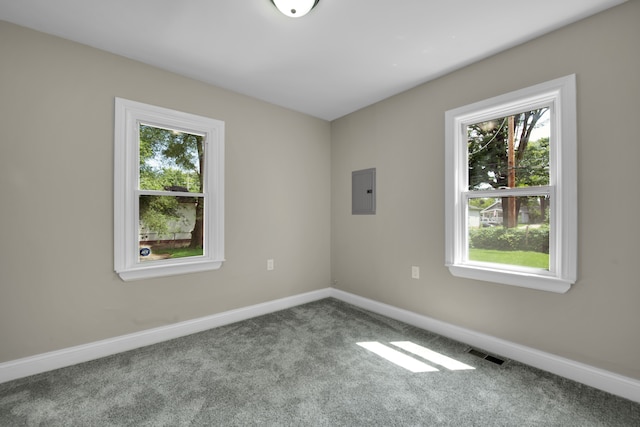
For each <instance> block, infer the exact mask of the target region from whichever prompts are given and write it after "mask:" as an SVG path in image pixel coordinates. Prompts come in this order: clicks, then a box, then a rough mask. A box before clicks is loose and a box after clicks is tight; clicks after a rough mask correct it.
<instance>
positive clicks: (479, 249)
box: [467, 195, 550, 270]
mask: <svg viewBox="0 0 640 427" xmlns="http://www.w3.org/2000/svg"><path fill="white" fill-rule="evenodd" d="M549 201H550V200H549V197H548V196H546V195H541V196H519V197H515V196H514V197H499V198H493V197H477V198H476V197H474V198H471V199H469V204H468V207H467V216H468V221H467V224H468V226H467V233H468V242H469V248H468V249H469V261H480V262H491V263H498V264H509V265H517V266H522V267H533V268H542V269H545V270H548V269H549ZM510 218H515V220H511V219H510Z"/></svg>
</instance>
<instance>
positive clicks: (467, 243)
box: [445, 75, 577, 292]
mask: <svg viewBox="0 0 640 427" xmlns="http://www.w3.org/2000/svg"><path fill="white" fill-rule="evenodd" d="M445 124H446V130H445V134H446V135H445V136H446V138H445V139H446V196H445V210H446V212H445V213H446V219H445V221H446V229H445V230H446V245H445V246H446V265H447V266H448V267H449V270H450V271H451V273H452V274H453V275H455V276H459V277H465V278H471V279H478V280H484V281H491V282H496V283H503V284H508V285H514V286H522V287H528V288H533V289H539V290H547V291H553V292H566V291H567V290H568V289H569V288H570V286H571V284H573V283H575V280H576V270H577V267H576V263H577V262H576V260H577V256H576V255H577V254H576V251H577V182H576V181H577V166H576V111H575V76H574V75H571V76H567V77H563V78H560V79H556V80H552V81H549V82H546V83H542V84H539V85H536V86H532V87H529V88H526V89H522V90H518V91H515V92H511V93H508V94H505V95H501V96H497V97H495V98H491V99H488V100H484V101H480V102H477V103H474V104H470V105H466V106H463V107H459V108H456V109H453V110H450V111H447V112H446V114H445Z"/></svg>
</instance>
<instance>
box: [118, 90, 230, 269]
mask: <svg viewBox="0 0 640 427" xmlns="http://www.w3.org/2000/svg"><path fill="white" fill-rule="evenodd" d="M114 136H115V138H114V142H115V150H114V154H115V159H114V268H115V271H116V272H117V273H118V274H119V275H120V277H121V278H122V279H123V280H135V279H144V278H150V277H159V276H171V275H176V274H183V273H191V272H198V271H205V270H213V269H218V268H220V266H221V265H222V262H223V261H224V122H222V121H219V120H215V119H211V118H207V117H202V116H197V115H193V114H188V113H184V112H180V111H174V110H170V109H167V108H162V107H157V106H153V105H148V104H143V103H139V102H134V101H129V100H126V99H121V98H116V100H115V134H114Z"/></svg>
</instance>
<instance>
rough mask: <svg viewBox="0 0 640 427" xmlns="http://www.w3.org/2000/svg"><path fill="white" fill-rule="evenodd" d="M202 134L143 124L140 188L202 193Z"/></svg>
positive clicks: (141, 128)
mask: <svg viewBox="0 0 640 427" xmlns="http://www.w3.org/2000/svg"><path fill="white" fill-rule="evenodd" d="M203 139H204V138H203V137H202V135H194V134H191V133H187V132H178V131H173V130H169V129H162V128H157V127H153V126H148V125H140V181H139V182H140V184H139V188H140V189H141V190H160V191H163V190H166V191H189V192H192V193H201V192H202V183H203V176H202V174H201V171H202V170H203V168H204V164H203V162H204V144H203Z"/></svg>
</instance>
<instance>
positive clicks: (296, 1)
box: [271, 0, 320, 18]
mask: <svg viewBox="0 0 640 427" xmlns="http://www.w3.org/2000/svg"><path fill="white" fill-rule="evenodd" d="M319 1H320V0H271V3H273V4H274V6H275V7H277V8H278V10H279V11H280V12H282V13H283V14H284V15H287V16H288V17H290V18H299V17H301V16H304V15H306V14H307V13H309V12H310V11H311V9H313V8H314V7H316V5H317V4H318V2H319Z"/></svg>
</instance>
